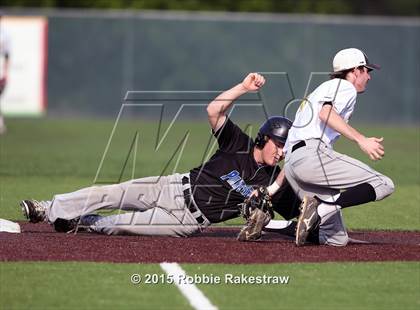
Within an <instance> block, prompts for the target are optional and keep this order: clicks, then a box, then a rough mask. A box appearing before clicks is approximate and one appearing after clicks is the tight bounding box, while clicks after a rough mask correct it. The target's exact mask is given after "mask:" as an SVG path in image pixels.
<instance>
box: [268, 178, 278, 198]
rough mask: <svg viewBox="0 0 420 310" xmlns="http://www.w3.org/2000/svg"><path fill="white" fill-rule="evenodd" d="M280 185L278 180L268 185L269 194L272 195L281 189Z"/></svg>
mask: <svg viewBox="0 0 420 310" xmlns="http://www.w3.org/2000/svg"><path fill="white" fill-rule="evenodd" d="M279 188H280V186H279V185H278V184H277V182H276V181H274V182H273V184H271V185H270V186H268V187H267V191H268V194H269V195H270V196H272V195H273V194H275V193H276V192H277V191H278V190H279Z"/></svg>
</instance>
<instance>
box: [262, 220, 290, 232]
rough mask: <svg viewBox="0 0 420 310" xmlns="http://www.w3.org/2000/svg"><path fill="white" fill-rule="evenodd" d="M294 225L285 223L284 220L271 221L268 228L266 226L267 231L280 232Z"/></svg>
mask: <svg viewBox="0 0 420 310" xmlns="http://www.w3.org/2000/svg"><path fill="white" fill-rule="evenodd" d="M291 223H292V221H283V220H271V221H270V222H269V223H268V224H267V226H265V227H264V228H265V229H267V228H268V229H273V230H276V229H278V230H280V229H285V228H286V227H288V226H289V225H290V224H291Z"/></svg>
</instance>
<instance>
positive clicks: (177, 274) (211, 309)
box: [160, 263, 217, 310]
mask: <svg viewBox="0 0 420 310" xmlns="http://www.w3.org/2000/svg"><path fill="white" fill-rule="evenodd" d="M160 267H161V268H162V269H163V270H164V271H165V272H166V273H167V274H168V276H169V277H171V278H172V279H175V281H174V283H175V285H176V286H177V287H178V289H179V290H180V291H181V293H182V295H184V296H185V297H186V298H187V299H188V301H189V302H190V304H191V306H192V307H193V308H194V309H197V310H217V307H216V306H215V305H213V304H212V303H211V302H210V300H208V299H207V297H206V296H204V294H203V293H202V292H201V291H200V290H199V289H198V288H197V287H196V286H195V284H192V283H186V281H181V279H185V278H186V276H187V274H186V273H185V271H184V270H183V269H182V268H181V266H179V265H178V264H177V263H161V264H160Z"/></svg>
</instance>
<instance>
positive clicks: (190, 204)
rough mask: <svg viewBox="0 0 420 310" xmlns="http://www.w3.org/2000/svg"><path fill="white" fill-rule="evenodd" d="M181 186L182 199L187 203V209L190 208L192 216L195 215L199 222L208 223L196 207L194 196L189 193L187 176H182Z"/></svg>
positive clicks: (189, 185)
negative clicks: (182, 189)
mask: <svg viewBox="0 0 420 310" xmlns="http://www.w3.org/2000/svg"><path fill="white" fill-rule="evenodd" d="M182 187H183V188H184V191H183V192H184V200H185V204H186V205H187V208H188V210H190V212H191V214H192V216H194V217H195V219H196V220H197V222H198V223H199V224H206V225H209V224H210V222H209V220H208V219H207V218H205V217H204V215H203V214H202V213H201V211H200V209H199V208H198V207H197V205H196V204H195V201H194V197H193V195H192V193H191V184H190V179H189V178H188V177H187V176H184V177H183V178H182Z"/></svg>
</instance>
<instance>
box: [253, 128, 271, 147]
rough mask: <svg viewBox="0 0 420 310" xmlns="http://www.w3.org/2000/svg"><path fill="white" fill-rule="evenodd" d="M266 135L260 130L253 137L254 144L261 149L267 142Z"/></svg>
mask: <svg viewBox="0 0 420 310" xmlns="http://www.w3.org/2000/svg"><path fill="white" fill-rule="evenodd" d="M267 138H268V137H267V136H265V135H263V134H262V133H261V132H259V133H258V134H257V137H256V138H255V145H256V146H257V147H258V148H260V149H262V148H263V147H264V145H265V144H266V143H267V140H268V139H267Z"/></svg>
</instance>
